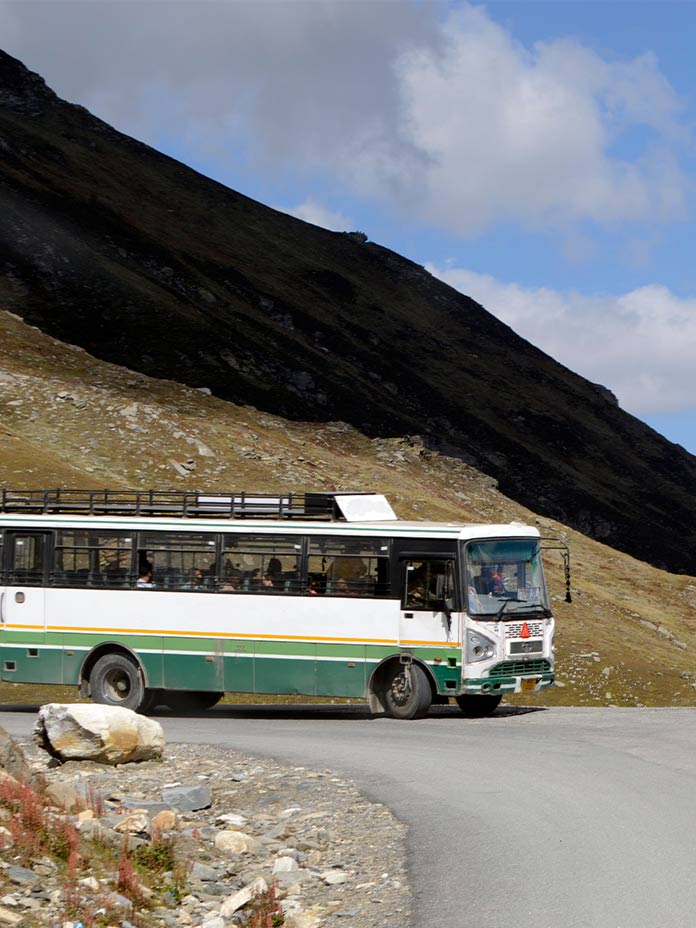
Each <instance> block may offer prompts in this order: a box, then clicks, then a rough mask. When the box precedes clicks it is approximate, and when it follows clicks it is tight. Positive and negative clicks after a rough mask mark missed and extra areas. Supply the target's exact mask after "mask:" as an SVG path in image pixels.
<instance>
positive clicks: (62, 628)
mask: <svg viewBox="0 0 696 928" xmlns="http://www.w3.org/2000/svg"><path fill="white" fill-rule="evenodd" d="M6 628H17V629H36V630H39V631H44V627H43V625H11V626H10V625H7V626H6ZM46 631H47V632H84V633H86V634H87V633H93V634H100V635H163V636H167V637H176V638H239V639H245V640H246V639H249V640H253V639H256V640H263V641H320V642H323V641H328V642H338V643H345V644H360V643H361V642H362V643H365V644H387V645H398V642H397V641H396V640H395V639H394V638H328V637H323V636H319V635H317V636H309V635H263V634H254V635H251V634H246V633H244V632H175V631H169V630H166V629H152V628H139V629H132V628H94V627H91V626H87V627H84V626H76V625H49V626H47V627H46ZM16 643H17V642H13V644H16ZM401 644H402V645H420V646H422V647H423V646H425V647H433V648H460V647H461V642H460V641H451V642H450V641H448V642H443V641H418V640H416V639H409V640H408V641H406V640H405V641H402V642H401Z"/></svg>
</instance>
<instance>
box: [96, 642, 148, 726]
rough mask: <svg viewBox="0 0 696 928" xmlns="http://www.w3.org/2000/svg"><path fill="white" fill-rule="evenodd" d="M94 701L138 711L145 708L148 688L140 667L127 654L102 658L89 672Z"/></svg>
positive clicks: (107, 655) (108, 655) (109, 655)
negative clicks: (146, 688)
mask: <svg viewBox="0 0 696 928" xmlns="http://www.w3.org/2000/svg"><path fill="white" fill-rule="evenodd" d="M89 688H90V691H91V694H92V701H93V702H96V703H100V704H101V705H105V706H121V707H122V708H124V709H134V710H135V711H136V712H138V711H140V710H141V709H143V708H144V707H145V702H146V695H147V694H146V690H145V683H144V681H143V677H142V674H141V672H140V668H139V667H138V666H137V664H135V663H134V662H133V661H132V660H130V659H129V658H127V657H126V656H125V655H123V654H105V655H104V656H103V657H100V658H99V660H98V661H97V662H96V664H95V665H94V667H92V672H91V673H90V675H89Z"/></svg>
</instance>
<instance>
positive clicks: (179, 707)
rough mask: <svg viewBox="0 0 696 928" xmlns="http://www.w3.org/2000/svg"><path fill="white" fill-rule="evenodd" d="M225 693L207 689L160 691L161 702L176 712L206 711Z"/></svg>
mask: <svg viewBox="0 0 696 928" xmlns="http://www.w3.org/2000/svg"><path fill="white" fill-rule="evenodd" d="M224 695H225V694H224V693H212V692H208V691H207V690H191V691H187V690H171V691H169V692H167V690H164V691H163V692H160V698H159V703H160V704H161V705H163V706H169V708H170V709H172V710H173V711H174V712H204V711H205V710H206V709H212V707H213V706H216V705H217V704H218V703H219V702H220V700H221V699H222V697H223V696H224Z"/></svg>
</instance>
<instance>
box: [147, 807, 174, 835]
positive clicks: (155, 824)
mask: <svg viewBox="0 0 696 928" xmlns="http://www.w3.org/2000/svg"><path fill="white" fill-rule="evenodd" d="M177 821H178V819H177V815H176V812H172V810H171V809H162V811H161V812H158V813H157V815H155V816H154V818H153V819H152V821H151V823H150V824H151V826H152V828H154V829H155V830H157V831H173V829H175V828H176V826H177Z"/></svg>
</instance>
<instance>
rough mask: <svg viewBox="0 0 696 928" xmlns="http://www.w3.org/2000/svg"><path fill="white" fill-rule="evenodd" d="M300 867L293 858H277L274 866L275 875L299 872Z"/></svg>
mask: <svg viewBox="0 0 696 928" xmlns="http://www.w3.org/2000/svg"><path fill="white" fill-rule="evenodd" d="M299 869H300V865H299V864H298V863H297V861H296V860H295V859H294V858H292V857H277V858H276V860H275V862H274V864H273V874H276V873H290V872H291V871H293V870H299Z"/></svg>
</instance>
